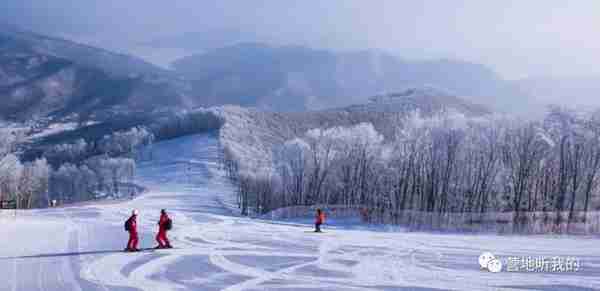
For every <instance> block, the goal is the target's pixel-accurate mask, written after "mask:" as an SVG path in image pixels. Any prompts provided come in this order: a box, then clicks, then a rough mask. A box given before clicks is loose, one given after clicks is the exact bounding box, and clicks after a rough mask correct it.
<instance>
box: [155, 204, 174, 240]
mask: <svg viewBox="0 0 600 291" xmlns="http://www.w3.org/2000/svg"><path fill="white" fill-rule="evenodd" d="M172 226H173V221H172V220H171V218H170V217H169V215H167V211H166V210H164V209H163V210H161V211H160V220H159V221H158V234H157V235H156V241H157V242H158V246H156V249H171V248H173V247H172V246H171V243H170V242H169V239H168V238H167V231H169V230H171V228H172Z"/></svg>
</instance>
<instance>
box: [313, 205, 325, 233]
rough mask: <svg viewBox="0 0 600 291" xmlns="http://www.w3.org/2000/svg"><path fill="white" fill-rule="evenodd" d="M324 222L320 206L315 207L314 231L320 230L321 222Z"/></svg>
mask: <svg viewBox="0 0 600 291" xmlns="http://www.w3.org/2000/svg"><path fill="white" fill-rule="evenodd" d="M323 223H325V212H323V210H321V209H320V208H319V209H317V215H316V216H315V232H322V231H321V224H323Z"/></svg>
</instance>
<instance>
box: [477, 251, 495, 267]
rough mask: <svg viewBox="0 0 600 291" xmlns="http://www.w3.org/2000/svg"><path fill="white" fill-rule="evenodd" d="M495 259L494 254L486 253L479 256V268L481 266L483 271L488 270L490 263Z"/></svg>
mask: <svg viewBox="0 0 600 291" xmlns="http://www.w3.org/2000/svg"><path fill="white" fill-rule="evenodd" d="M495 258H496V257H494V255H493V254H492V253H490V252H485V253H483V254H481V255H480V256H479V266H481V268H482V269H487V268H488V263H489V262H490V261H491V260H493V259H495Z"/></svg>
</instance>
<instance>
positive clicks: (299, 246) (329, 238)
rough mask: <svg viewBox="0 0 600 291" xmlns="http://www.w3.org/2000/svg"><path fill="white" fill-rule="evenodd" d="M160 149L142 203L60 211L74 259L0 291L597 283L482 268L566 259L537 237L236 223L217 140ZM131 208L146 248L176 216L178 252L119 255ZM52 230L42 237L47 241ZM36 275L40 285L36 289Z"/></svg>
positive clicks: (359, 289)
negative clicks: (485, 262)
mask: <svg viewBox="0 0 600 291" xmlns="http://www.w3.org/2000/svg"><path fill="white" fill-rule="evenodd" d="M154 151H155V156H156V157H157V160H156V161H152V162H145V163H142V164H141V166H140V168H139V169H138V173H139V177H138V182H139V181H142V182H143V183H144V184H145V186H147V187H148V188H149V191H148V192H147V193H146V194H144V195H143V196H141V197H139V198H136V199H134V200H131V201H126V202H122V203H119V204H105V205H97V206H92V205H89V206H84V207H79V208H65V209H64V210H61V211H64V212H63V213H62V216H63V219H62V222H63V223H64V224H66V227H63V229H62V230H61V231H60V233H62V234H63V235H66V238H61V237H62V236H61V237H58V236H57V237H56V239H53V240H49V241H54V243H64V250H63V252H64V253H69V252H71V253H74V254H75V255H65V256H57V257H48V258H44V257H42V258H39V259H30V258H28V259H20V258H14V259H12V260H11V261H10V263H12V265H10V266H9V265H8V261H0V271H4V272H5V273H10V271H11V270H12V271H13V272H12V274H13V276H14V278H13V284H12V285H10V286H7V287H8V288H9V289H2V288H1V287H0V290H12V291H30V290H45V291H58V290H60V291H63V290H76V291H81V290H84V291H88V290H90V291H93V290H98V291H108V290H119V291H120V290H126V291H131V290H144V291H152V290H160V291H171V290H172V291H179V290H203V291H213V290H214V291H245V290H247V291H264V290H352V291H355V290H356V291H383V290H398V289H401V287H405V288H412V289H419V290H427V289H428V288H429V289H431V290H436V289H455V290H523V289H528V288H527V286H528V285H539V284H540V282H544V283H548V284H553V285H557V286H558V285H568V286H579V287H593V286H600V279H598V278H600V276H594V274H592V273H590V272H588V273H586V274H584V275H582V276H577V275H566V276H556V275H548V274H523V273H515V274H509V273H502V274H491V273H487V272H485V271H482V270H480V269H479V266H478V265H477V257H478V255H479V254H480V253H481V252H483V251H498V252H499V253H500V254H502V255H510V254H512V252H513V251H515V250H516V249H524V251H527V252H530V253H528V254H530V255H536V254H546V255H547V254H554V255H560V254H561V251H562V252H563V253H564V248H563V247H565V245H564V244H562V242H556V241H555V240H553V239H549V238H541V241H540V242H538V239H537V238H518V237H517V238H511V237H494V238H492V239H490V238H489V237H486V236H469V235H443V234H426V233H386V232H380V231H364V230H348V229H343V228H341V229H330V230H327V231H326V233H323V234H314V233H310V232H308V230H310V228H311V226H308V225H306V226H299V225H297V224H296V225H291V224H279V223H269V222H266V221H261V220H252V219H248V218H243V217H239V216H235V215H232V212H231V210H230V209H229V208H228V207H227V206H226V205H231V204H232V203H228V202H226V201H228V200H229V199H230V198H232V197H233V195H234V193H235V188H234V187H233V186H232V185H230V184H228V182H227V178H226V176H225V173H223V171H222V170H221V169H219V167H218V165H217V163H216V160H217V157H218V144H217V140H216V139H215V138H213V137H209V136H206V135H196V136H189V137H184V138H181V139H177V140H173V141H167V142H162V143H159V144H156V145H155V146H154ZM182 161H184V162H183V163H182ZM185 161H192V162H187V163H186V162H185ZM181 165H187V166H181ZM133 208H136V209H139V210H140V212H141V217H140V221H138V223H139V227H140V234H141V244H142V246H144V247H148V246H152V245H154V234H155V232H156V220H157V219H158V212H159V211H160V209H161V208H166V209H167V210H168V211H169V213H170V215H171V216H172V218H173V219H174V229H173V230H172V231H171V232H170V233H169V237H170V239H171V240H172V243H173V245H174V246H175V247H176V249H168V250H159V251H150V252H141V253H123V252H120V250H121V249H122V248H123V247H124V244H125V242H126V240H127V237H126V234H125V233H124V232H123V230H122V222H123V221H124V219H126V218H127V216H128V215H129V212H130V211H131V209H133ZM49 213H52V211H49ZM54 215H56V213H54ZM52 231H54V230H52ZM52 231H49V232H44V234H47V235H48V236H49V238H50V237H51V233H52ZM513 240H516V241H517V242H513ZM571 243H572V244H573V245H572V246H568V247H569V251H572V252H574V253H570V255H579V256H584V255H585V254H587V253H589V250H593V249H595V248H597V246H596V244H595V243H593V242H589V243H588V242H586V241H573V242H571ZM575 244H576V245H577V246H578V247H576V246H575ZM0 245H1V242H0ZM42 247H44V246H42ZM45 247H46V248H49V249H51V248H50V246H49V245H45ZM527 247H529V248H527ZM104 250H106V252H104ZM26 251H27V250H26V249H23V250H21V249H19V250H18V252H20V253H23V254H25V252H26ZM94 251H98V252H94ZM32 262H35V263H32ZM21 264H27V265H26V266H25V265H21ZM32 264H33V265H32ZM594 264H600V254H599V255H598V261H594V262H592V263H591V264H590V265H589V266H594ZM11 268H12V269H11ZM25 269H26V270H27V272H25V271H24V270H25ZM595 270H597V269H595ZM28 275H29V276H30V275H34V276H37V277H36V279H35V280H33V281H34V284H35V286H33V287H32V284H31V282H32V280H31V279H28V278H26V277H25V276H28ZM508 285H513V286H516V287H514V288H513V287H510V286H508ZM30 287H31V288H30ZM532 289H536V288H532ZM548 290H551V289H550V288H548Z"/></svg>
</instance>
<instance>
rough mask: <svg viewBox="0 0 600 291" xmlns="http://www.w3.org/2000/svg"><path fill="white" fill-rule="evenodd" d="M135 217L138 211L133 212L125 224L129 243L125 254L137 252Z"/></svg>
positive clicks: (137, 239)
mask: <svg viewBox="0 0 600 291" xmlns="http://www.w3.org/2000/svg"><path fill="white" fill-rule="evenodd" d="M137 216H138V211H137V210H133V211H132V212H131V216H130V217H129V219H127V221H126V222H125V230H126V231H128V232H129V241H128V242H127V247H126V248H125V251H126V252H139V251H140V249H138V241H139V237H138V232H137Z"/></svg>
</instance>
